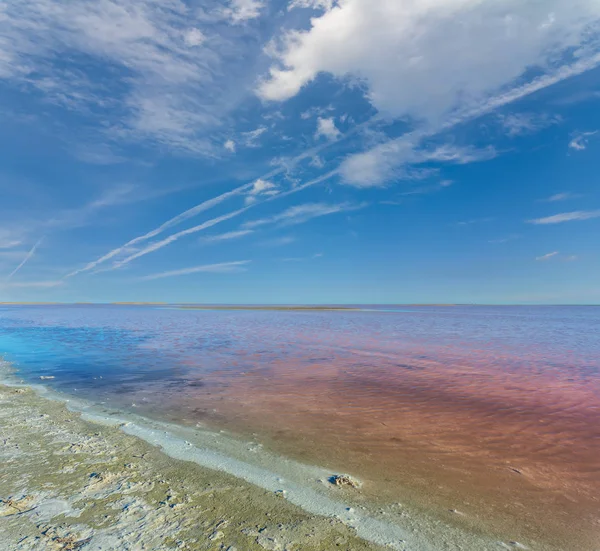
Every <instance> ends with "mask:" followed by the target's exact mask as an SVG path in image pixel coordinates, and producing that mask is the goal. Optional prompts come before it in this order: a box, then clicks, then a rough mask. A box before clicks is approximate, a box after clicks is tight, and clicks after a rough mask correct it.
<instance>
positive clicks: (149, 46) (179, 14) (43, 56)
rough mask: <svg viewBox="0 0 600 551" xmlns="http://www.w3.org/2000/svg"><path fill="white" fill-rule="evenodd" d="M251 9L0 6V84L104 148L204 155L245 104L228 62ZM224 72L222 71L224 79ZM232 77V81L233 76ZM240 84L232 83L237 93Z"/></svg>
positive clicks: (130, 4) (153, 0) (148, 1)
mask: <svg viewBox="0 0 600 551" xmlns="http://www.w3.org/2000/svg"><path fill="white" fill-rule="evenodd" d="M260 5H261V3H260V2H257V1H256V0H233V1H232V3H231V6H230V8H229V11H227V10H225V11H223V10H221V11H219V10H218V9H217V8H218V7H219V3H218V2H216V1H212V0H209V1H208V3H206V4H205V5H204V9H198V8H195V7H193V6H190V5H188V4H187V3H186V2H178V1H167V2H161V1H159V0H139V1H134V0H80V1H78V2H76V3H70V2H64V1H61V0H32V1H31V2H16V3H7V4H5V5H3V9H2V17H1V19H0V51H2V56H0V78H2V79H4V80H5V82H10V83H14V85H15V86H16V87H18V88H19V89H20V90H25V91H32V92H34V93H35V94H41V95H42V96H43V98H44V101H46V102H51V103H53V104H54V105H58V106H60V107H62V108H65V109H68V110H73V111H77V112H78V113H80V114H82V115H83V116H85V117H86V118H87V119H88V121H90V122H92V121H93V122H95V123H96V126H95V128H96V130H97V131H98V132H99V133H101V134H108V135H109V136H110V138H111V139H113V140H125V141H134V142H142V143H144V144H145V145H150V144H155V145H160V146H161V147H163V148H164V147H166V148H168V149H170V150H172V151H175V152H178V153H186V154H189V153H191V154H201V155H214V154H215V153H216V150H217V148H216V146H215V144H213V141H212V139H211V137H210V131H211V130H213V129H215V128H217V127H219V126H220V125H221V124H222V122H223V120H224V118H225V117H226V116H227V114H228V113H229V112H230V111H231V110H232V109H233V108H235V106H236V105H237V104H238V102H239V101H240V100H241V99H242V97H244V96H245V95H246V92H245V89H246V86H244V85H238V86H232V83H233V81H234V79H237V78H240V79H245V78H249V79H252V78H253V77H252V76H251V75H250V76H248V75H247V71H244V70H243V67H244V65H243V64H244V55H243V52H241V55H239V56H236V55H232V52H235V51H236V48H238V47H239V43H238V42H237V40H238V39H239V38H240V37H242V36H244V34H245V32H246V31H245V27H244V26H238V27H236V28H235V29H234V28H233V27H231V26H230V25H227V24H228V23H229V22H230V21H231V19H233V20H234V21H236V22H241V21H243V20H247V19H249V18H250V17H253V16H254V14H255V13H256V10H257V9H258V7H260ZM225 67H227V70H225ZM234 75H239V77H236V76H234ZM239 83H241V81H239V82H238V84H239Z"/></svg>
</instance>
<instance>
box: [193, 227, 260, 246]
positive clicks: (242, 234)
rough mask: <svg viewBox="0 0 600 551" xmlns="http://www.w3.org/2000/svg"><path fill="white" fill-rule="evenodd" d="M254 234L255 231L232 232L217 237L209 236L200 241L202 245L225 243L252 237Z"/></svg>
mask: <svg viewBox="0 0 600 551" xmlns="http://www.w3.org/2000/svg"><path fill="white" fill-rule="evenodd" d="M252 233H254V231H253V230H238V231H230V232H226V233H221V234H217V235H208V236H207V237H202V238H201V239H200V241H201V243H221V242H223V241H232V240H234V239H239V238H241V237H246V236H247V235H250V234H252Z"/></svg>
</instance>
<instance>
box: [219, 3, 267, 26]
mask: <svg viewBox="0 0 600 551" xmlns="http://www.w3.org/2000/svg"><path fill="white" fill-rule="evenodd" d="M264 7H265V3H264V2H263V1H262V0H230V1H229V7H228V8H226V9H225V10H224V12H223V13H225V15H226V16H227V17H229V18H230V19H231V20H232V21H233V22H234V23H238V24H239V23H243V22H245V21H248V20H250V19H256V18H257V17H259V16H260V13H261V11H262V9H263V8H264Z"/></svg>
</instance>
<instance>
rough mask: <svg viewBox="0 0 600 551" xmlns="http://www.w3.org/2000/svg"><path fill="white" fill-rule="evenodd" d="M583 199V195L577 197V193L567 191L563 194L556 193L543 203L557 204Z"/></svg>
mask: <svg viewBox="0 0 600 551" xmlns="http://www.w3.org/2000/svg"><path fill="white" fill-rule="evenodd" d="M578 197H581V195H577V194H576V193H571V192H570V191H565V192H563V193H555V194H554V195H551V196H550V197H548V198H547V199H543V201H545V202H547V203H557V202H559V201H568V200H569V199H577V198H578Z"/></svg>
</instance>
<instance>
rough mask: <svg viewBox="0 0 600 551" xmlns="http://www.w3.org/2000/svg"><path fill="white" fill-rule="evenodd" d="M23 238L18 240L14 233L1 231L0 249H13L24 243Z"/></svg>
mask: <svg viewBox="0 0 600 551" xmlns="http://www.w3.org/2000/svg"><path fill="white" fill-rule="evenodd" d="M22 242H23V241H22V239H21V238H17V236H16V235H15V233H14V232H12V231H9V230H3V229H0V249H12V248H14V247H18V246H19V245H20V244H21V243H22Z"/></svg>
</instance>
